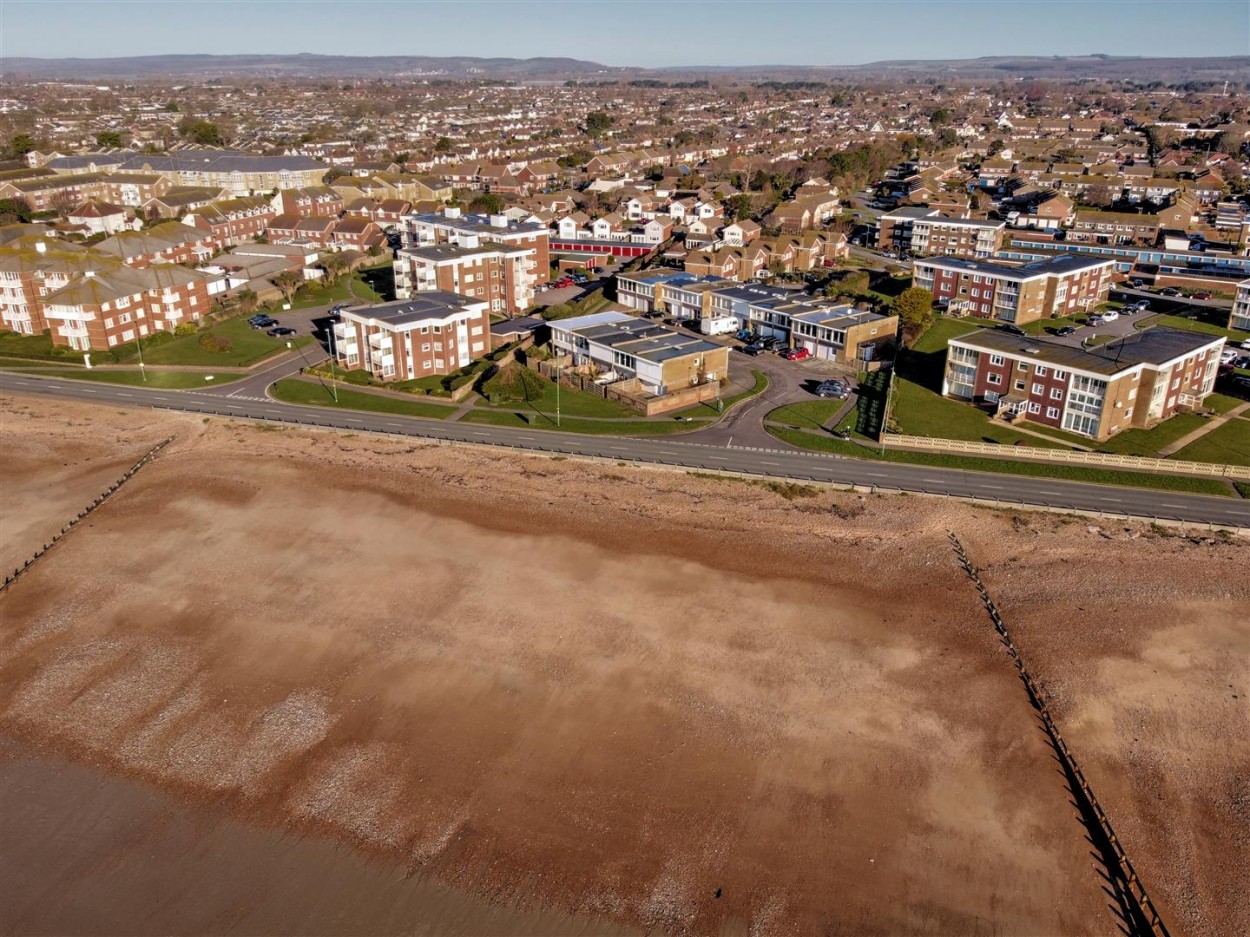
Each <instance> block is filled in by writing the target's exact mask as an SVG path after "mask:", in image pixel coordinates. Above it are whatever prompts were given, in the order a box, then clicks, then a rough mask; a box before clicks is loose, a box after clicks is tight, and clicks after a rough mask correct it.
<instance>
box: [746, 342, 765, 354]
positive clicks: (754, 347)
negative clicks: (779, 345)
mask: <svg viewBox="0 0 1250 937" xmlns="http://www.w3.org/2000/svg"><path fill="white" fill-rule="evenodd" d="M742 350H743V351H745V352H746V353H747V354H748V355H763V354H767V353H768V352H769V351H770V350H771V349H769V348H768V347H766V346H765V345H764V344H763V343H762V342H752V343H751V344H750V345H744V346H743V347H742Z"/></svg>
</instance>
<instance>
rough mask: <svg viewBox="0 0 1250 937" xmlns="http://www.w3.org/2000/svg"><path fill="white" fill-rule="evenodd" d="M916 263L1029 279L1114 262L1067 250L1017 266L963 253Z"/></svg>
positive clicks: (922, 259) (925, 258)
mask: <svg viewBox="0 0 1250 937" xmlns="http://www.w3.org/2000/svg"><path fill="white" fill-rule="evenodd" d="M915 263H916V264H925V265H927V266H934V267H945V268H947V269H954V270H966V271H967V272H968V273H980V274H988V275H991V276H1001V277H1014V278H1016V279H1029V278H1031V277H1039V276H1045V275H1048V274H1064V273H1075V272H1076V271H1078V270H1087V269H1090V268H1093V267H1101V266H1103V265H1104V264H1114V263H1115V261H1114V260H1112V259H1111V258H1109V257H1080V256H1077V255H1073V254H1066V255H1061V256H1056V257H1048V258H1047V259H1045V260H1035V261H1032V262H1031V263H1027V264H1021V265H1020V266H1018V267H1009V266H1007V265H1006V264H996V263H993V262H991V261H985V260H966V259H964V258H963V257H923V258H920V259H917V260H916V261H915Z"/></svg>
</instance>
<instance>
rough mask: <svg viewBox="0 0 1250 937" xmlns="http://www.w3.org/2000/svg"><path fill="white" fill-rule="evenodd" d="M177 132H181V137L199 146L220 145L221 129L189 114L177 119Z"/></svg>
mask: <svg viewBox="0 0 1250 937" xmlns="http://www.w3.org/2000/svg"><path fill="white" fill-rule="evenodd" d="M178 132H179V133H180V134H182V136H183V139H185V140H189V141H191V142H192V143H198V144H200V145H201V146H220V145H221V130H220V128H218V126H217V125H216V124H214V123H212V122H211V121H207V120H202V119H200V118H196V117H192V116H190V115H189V114H188V115H187V116H186V117H184V118H182V120H180V121H178Z"/></svg>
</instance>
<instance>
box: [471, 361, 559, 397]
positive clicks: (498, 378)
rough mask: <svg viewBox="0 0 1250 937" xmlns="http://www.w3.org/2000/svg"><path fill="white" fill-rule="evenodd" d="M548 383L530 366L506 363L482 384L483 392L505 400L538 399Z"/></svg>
mask: <svg viewBox="0 0 1250 937" xmlns="http://www.w3.org/2000/svg"><path fill="white" fill-rule="evenodd" d="M547 383H548V382H547V381H546V380H545V379H544V378H543V377H541V376H540V375H539V374H537V373H535V372H534V371H531V370H530V369H529V368H526V367H522V366H521V365H519V364H515V363H513V364H505V365H504V366H503V367H502V368H500V369H499V370H497V371H496V372H495V373H494V374H493V375H492V376H491V377H489V378H488V379H487V380H486V382H485V383H484V384H482V393H484V394H486V395H487V396H488V397H502V398H503V399H504V400H520V401H526V400H536V399H538V398H539V397H541V396H542V395H543V391H544V389H545V385H546V384H547Z"/></svg>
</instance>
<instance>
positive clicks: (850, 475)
mask: <svg viewBox="0 0 1250 937" xmlns="http://www.w3.org/2000/svg"><path fill="white" fill-rule="evenodd" d="M222 390H225V388H222ZM0 392H9V393H21V394H33V395H42V396H50V397H59V398H66V399H72V400H85V401H92V402H95V403H109V404H115V405H121V406H132V407H155V408H159V409H166V410H177V411H182V412H187V413H211V414H215V415H218V416H226V417H238V418H250V419H258V420H271V421H278V422H287V423H298V424H303V425H307V426H321V427H331V428H336V429H341V430H348V431H351V432H377V433H389V434H394V435H403V436H410V437H417V438H422V439H431V440H447V441H454V442H465V443H475V444H481V445H493V446H501V447H506V448H511V449H518V450H531V451H536V452H546V453H559V454H567V455H582V456H597V457H600V458H605V459H616V460H620V461H623V462H624V461H628V462H640V463H650V464H657V465H671V466H680V467H684V468H688V469H694V470H698V471H705V472H746V473H751V474H755V475H764V476H771V477H775V478H786V479H797V480H801V481H809V480H810V481H818V482H835V483H839V484H846V485H852V484H853V485H858V486H863V487H866V488H868V487H871V488H878V489H897V490H903V491H912V492H921V493H929V494H943V495H952V496H955V497H961V498H977V499H983V500H988V501H997V502H1002V503H1004V504H1024V505H1033V506H1040V507H1055V508H1066V509H1077V510H1085V511H1098V512H1103V513H1108V514H1122V515H1132V516H1135V517H1147V518H1160V519H1170V520H1179V521H1186V522H1191V523H1198V524H1214V525H1217V526H1222V527H1244V528H1250V502H1247V501H1243V500H1240V499H1236V498H1221V497H1216V496H1211V495H1194V494H1185V493H1183V492H1172V491H1154V490H1147V489H1138V488H1121V487H1115V486H1109V485H1095V484H1089V483H1084V482H1070V481H1061V480H1059V479H1051V478H1030V477H1025V476H1017V475H995V474H990V473H984V472H968V471H962V470H958V469H943V468H936V467H929V466H923V465H910V464H904V463H891V462H876V461H870V460H865V459H853V458H847V457H843V456H837V455H832V454H825V453H816V452H806V451H801V450H793V449H790V450H787V449H781V448H764V447H746V446H741V445H736V446H735V445H715V444H711V443H709V442H700V441H697V437H689V438H683V437H680V436H677V437H674V436H665V437H647V438H627V437H619V436H618V437H602V436H586V435H579V434H575V433H560V432H548V431H544V430H534V429H528V428H523V429H517V428H511V427H497V426H486V425H477V424H468V423H444V422H441V421H439V420H424V419H419V418H416V417H405V416H399V415H395V414H389V413H368V412H363V411H330V410H327V409H325V408H321V407H307V406H300V405H297V404H288V403H281V402H279V401H276V400H272V399H270V398H268V397H266V396H259V395H252V394H247V395H243V394H238V393H235V394H230V395H226V394H222V393H219V392H218V393H212V392H203V391H168V390H149V389H147V388H142V387H131V386H119V385H111V384H104V383H100V384H91V383H88V382H85V381H74V380H60V379H57V378H46V377H35V376H31V375H23V374H18V373H13V372H4V373H0Z"/></svg>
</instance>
